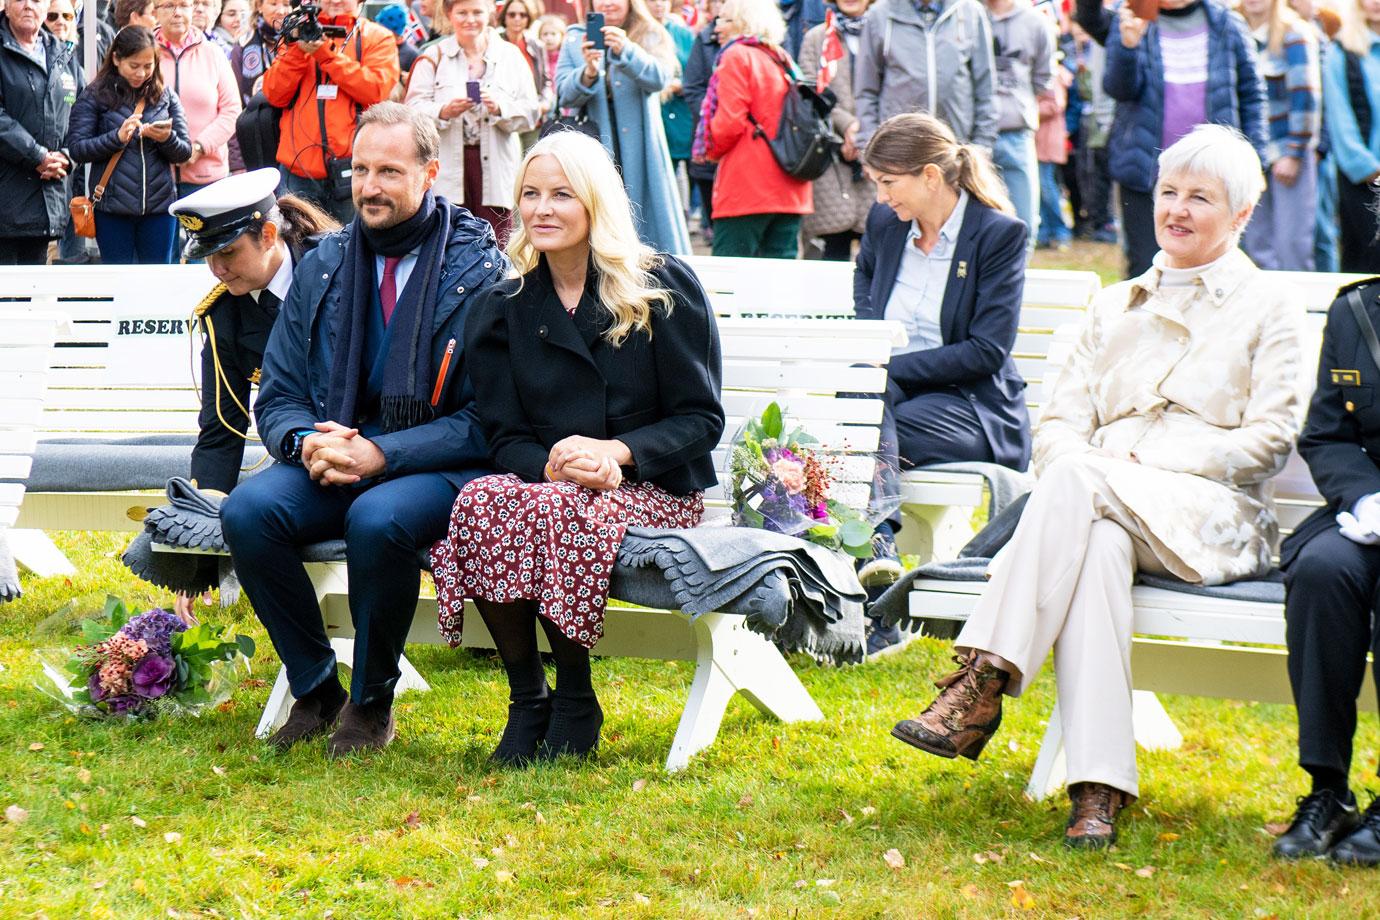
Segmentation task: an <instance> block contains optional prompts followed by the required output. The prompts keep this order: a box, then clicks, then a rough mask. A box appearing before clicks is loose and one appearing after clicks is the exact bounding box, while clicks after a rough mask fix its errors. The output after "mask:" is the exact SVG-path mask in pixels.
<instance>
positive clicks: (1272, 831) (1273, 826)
mask: <svg viewBox="0 0 1380 920" xmlns="http://www.w3.org/2000/svg"><path fill="white" fill-rule="evenodd" d="M1288 829H1289V825H1287V824H1281V823H1279V822H1278V821H1271V822H1270V823H1269V824H1267V825H1265V833H1267V834H1269V835H1270V836H1271V837H1278V836H1279V835H1280V834H1282V833H1284V832H1285V831H1287V830H1288Z"/></svg>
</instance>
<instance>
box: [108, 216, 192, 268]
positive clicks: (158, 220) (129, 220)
mask: <svg viewBox="0 0 1380 920" xmlns="http://www.w3.org/2000/svg"><path fill="white" fill-rule="evenodd" d="M176 239H177V221H176V220H174V219H173V216H172V215H171V214H167V213H163V214H145V215H144V216H143V217H122V216H120V215H119V214H103V213H101V212H100V211H97V212H96V245H97V246H99V247H100V250H101V262H103V263H105V264H106V265H171V264H173V263H174V262H176V261H177V259H176V258H175V257H174V256H173V243H174V242H176Z"/></svg>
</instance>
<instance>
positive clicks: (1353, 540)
mask: <svg viewBox="0 0 1380 920" xmlns="http://www.w3.org/2000/svg"><path fill="white" fill-rule="evenodd" d="M1376 325H1380V278H1369V279H1366V280H1364V281H1358V282H1355V283H1354V284H1349V285H1347V286H1346V287H1343V288H1342V289H1341V290H1340V291H1338V292H1337V299H1336V300H1334V301H1333V303H1332V307H1331V309H1330V310H1329V311H1328V315H1327V328H1326V331H1325V332H1324V333H1323V344H1322V355H1321V357H1320V358H1319V362H1318V386H1317V389H1316V390H1314V392H1313V401H1312V403H1311V405H1310V406H1309V408H1308V420H1307V422H1306V424H1305V425H1304V431H1303V435H1302V436H1301V437H1300V438H1299V453H1300V454H1301V455H1302V456H1303V459H1304V460H1306V461H1307V462H1308V469H1309V471H1310V472H1311V473H1312V474H1313V482H1314V483H1316V484H1317V487H1318V491H1319V492H1321V493H1322V495H1323V497H1324V498H1325V499H1326V500H1327V507H1325V508H1319V509H1318V510H1317V511H1315V512H1314V513H1313V514H1312V515H1311V516H1309V517H1308V519H1307V520H1305V521H1304V522H1303V523H1302V524H1301V525H1299V527H1298V529H1297V530H1295V531H1294V533H1293V534H1291V535H1290V536H1289V538H1288V539H1287V540H1285V541H1284V544H1283V546H1282V547H1281V550H1280V565H1281V567H1282V568H1283V569H1284V572H1285V580H1286V585H1287V588H1288V595H1287V600H1286V602H1285V619H1286V621H1287V627H1286V633H1285V636H1286V641H1287V643H1288V646H1289V683H1290V685H1291V686H1292V687H1293V692H1294V703H1295V705H1296V706H1297V708H1298V716H1299V766H1301V767H1302V768H1303V769H1304V770H1305V771H1306V772H1307V773H1308V774H1309V775H1310V776H1311V777H1312V780H1313V788H1312V791H1311V792H1310V793H1309V794H1308V795H1307V796H1304V797H1302V798H1300V799H1299V802H1298V811H1297V812H1296V813H1295V814H1294V819H1293V821H1292V822H1291V823H1290V825H1289V829H1288V830H1287V831H1286V832H1285V833H1284V834H1283V836H1281V837H1280V838H1279V839H1278V840H1276V841H1275V844H1274V855H1275V856H1278V857H1282V858H1285V859H1297V858H1302V857H1320V856H1324V855H1326V856H1328V857H1330V858H1331V859H1332V860H1334V861H1336V862H1339V863H1348V864H1353V865H1364V866H1375V865H1380V799H1376V800H1375V801H1373V802H1371V804H1370V807H1369V808H1367V809H1366V810H1365V812H1364V813H1360V812H1359V809H1358V808H1357V805H1356V797H1355V796H1354V795H1353V794H1352V792H1351V790H1350V789H1349V788H1348V785H1347V776H1348V774H1349V773H1350V770H1351V751H1352V736H1353V735H1354V734H1355V732H1356V697H1357V695H1358V694H1359V693H1360V691H1361V683H1362V681H1363V680H1364V678H1365V669H1366V653H1367V652H1375V653H1376V655H1377V658H1376V661H1377V668H1380V623H1377V622H1376V619H1375V610H1376V599H1377V598H1376V589H1377V587H1380V396H1378V395H1377V389H1380V341H1377V340H1376V333H1375V331H1374V327H1375V326H1376ZM1376 676H1377V678H1380V673H1378V674H1377V675H1376Z"/></svg>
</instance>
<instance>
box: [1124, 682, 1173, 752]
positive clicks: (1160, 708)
mask: <svg viewBox="0 0 1380 920" xmlns="http://www.w3.org/2000/svg"><path fill="white" fill-rule="evenodd" d="M1131 721H1132V724H1133V726H1134V728H1135V734H1136V744H1137V745H1139V746H1140V747H1143V748H1145V750H1147V751H1173V750H1177V749H1179V748H1181V747H1183V744H1184V736H1183V735H1182V734H1180V733H1179V729H1178V727H1177V726H1175V725H1174V721H1173V720H1172V719H1170V718H1169V713H1168V712H1166V711H1165V708H1164V704H1163V703H1161V702H1160V698H1159V697H1157V696H1155V694H1153V693H1151V692H1150V691H1149V690H1132V691H1131Z"/></svg>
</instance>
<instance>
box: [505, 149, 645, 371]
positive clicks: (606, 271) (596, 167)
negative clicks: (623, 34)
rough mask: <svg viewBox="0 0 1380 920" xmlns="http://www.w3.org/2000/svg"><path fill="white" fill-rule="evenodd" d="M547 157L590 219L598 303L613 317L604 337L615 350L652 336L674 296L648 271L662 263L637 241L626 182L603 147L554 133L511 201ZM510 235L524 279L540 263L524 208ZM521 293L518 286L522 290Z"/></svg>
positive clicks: (522, 170) (521, 176)
mask: <svg viewBox="0 0 1380 920" xmlns="http://www.w3.org/2000/svg"><path fill="white" fill-rule="evenodd" d="M541 156H549V157H552V158H554V159H555V160H556V162H557V163H559V164H560V167H561V170H562V171H563V172H564V173H565V177H566V180H567V182H569V184H570V190H571V191H572V192H574V194H575V199H576V200H577V201H579V202H580V204H581V205H583V206H584V209H585V213H586V214H588V215H589V250H590V257H591V258H592V259H593V260H594V267H595V268H596V269H597V270H598V272H599V303H600V304H601V305H602V306H603V307H604V309H606V310H608V311H609V315H610V316H612V317H613V325H612V326H610V327H609V328H608V329H607V330H606V331H605V332H604V338H605V339H606V340H607V341H608V342H609V343H610V344H611V345H613V346H614V347H617V346H619V345H622V344H623V341H624V340H625V339H626V338H627V337H628V335H629V334H630V333H632V332H634V331H636V332H645V333H646V334H647V338H649V339H650V338H651V337H652V309H653V308H654V307H657V306H660V307H661V308H662V310H663V311H664V312H665V313H666V314H670V312H671V303H672V301H671V292H670V291H668V290H666V289H665V288H660V287H657V286H656V283H655V281H653V280H652V277H651V275H650V271H651V270H652V269H653V268H656V267H657V266H658V265H660V264H661V262H662V260H661V257H660V256H659V255H657V254H656V253H655V252H654V251H653V250H652V249H651V248H650V247H648V246H646V245H644V244H643V243H642V241H641V240H639V239H638V237H637V226H636V225H635V224H634V223H633V216H632V205H631V203H630V202H629V201H628V193H627V191H626V190H625V189H624V188H623V178H622V177H621V176H619V175H618V170H617V169H615V168H614V166H613V160H611V159H610V158H609V155H608V151H606V150H605V149H604V145H603V144H601V143H599V141H597V140H595V139H594V138H591V137H586V136H585V135H583V134H580V133H579V132H578V131H556V132H554V133H552V134H550V135H548V136H546V137H544V138H542V139H541V140H539V141H537V143H536V144H535V145H533V147H532V149H531V150H529V151H527V155H526V156H525V157H523V158H522V165H521V166H520V167H518V173H517V181H516V182H515V183H514V187H513V199H514V200H515V201H518V202H521V201H522V186H523V184H524V182H525V181H526V177H527V167H528V166H529V165H530V164H531V163H532V161H533V160H535V159H536V158H537V157H541ZM512 222H513V227H512V235H511V236H510V237H509V238H508V258H509V259H510V260H512V263H513V267H514V268H515V269H516V270H517V273H518V275H519V276H522V275H526V274H527V273H528V272H530V271H531V270H532V269H533V268H535V267H536V266H537V263H538V262H539V261H540V259H541V253H539V252H538V251H537V250H536V248H535V247H533V245H532V238H531V236H530V235H529V234H528V232H527V227H526V225H525V224H524V223H523V222H522V210H521V208H520V207H518V208H514V209H513V211H512ZM519 289H520V288H519Z"/></svg>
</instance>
